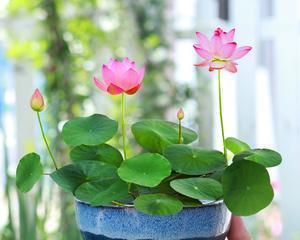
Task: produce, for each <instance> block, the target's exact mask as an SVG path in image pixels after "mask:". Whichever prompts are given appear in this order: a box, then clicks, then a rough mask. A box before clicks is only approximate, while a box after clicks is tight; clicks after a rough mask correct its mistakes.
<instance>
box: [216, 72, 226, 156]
mask: <svg viewBox="0 0 300 240" xmlns="http://www.w3.org/2000/svg"><path fill="white" fill-rule="evenodd" d="M218 92H219V113H220V123H221V130H222V140H223V149H224V156H225V159H227V149H226V146H225V133H224V123H223V110H222V89H221V70H218Z"/></svg>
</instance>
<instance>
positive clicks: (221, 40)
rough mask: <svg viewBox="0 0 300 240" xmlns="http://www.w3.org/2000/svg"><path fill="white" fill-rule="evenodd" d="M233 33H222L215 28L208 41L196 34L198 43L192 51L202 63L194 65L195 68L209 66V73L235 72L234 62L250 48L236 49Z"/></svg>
mask: <svg viewBox="0 0 300 240" xmlns="http://www.w3.org/2000/svg"><path fill="white" fill-rule="evenodd" d="M234 33H235V29H231V30H230V31H229V32H224V31H223V30H222V29H221V28H217V29H216V30H215V32H214V35H213V36H212V38H211V39H210V40H209V39H208V38H207V37H206V36H205V35H204V34H202V33H200V32H196V37H197V39H198V41H199V43H197V44H194V49H195V50H196V52H197V53H198V54H199V55H200V57H202V58H203V59H204V61H203V62H200V63H197V64H195V66H199V67H204V66H209V71H213V70H220V69H223V68H224V69H226V70H227V71H229V72H232V73H235V72H237V68H236V65H237V63H236V62H235V60H237V59H240V58H242V57H243V56H245V55H246V54H247V53H248V52H249V51H250V50H251V49H252V47H249V46H244V47H239V48H237V44H236V42H234V40H233V38H234Z"/></svg>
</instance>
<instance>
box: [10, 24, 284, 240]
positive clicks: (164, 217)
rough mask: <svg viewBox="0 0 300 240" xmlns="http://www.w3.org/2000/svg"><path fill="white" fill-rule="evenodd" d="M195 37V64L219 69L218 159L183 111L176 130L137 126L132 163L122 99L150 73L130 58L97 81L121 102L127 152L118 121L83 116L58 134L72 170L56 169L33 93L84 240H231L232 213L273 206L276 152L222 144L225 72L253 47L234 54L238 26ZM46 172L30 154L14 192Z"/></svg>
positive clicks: (159, 123) (148, 123) (158, 124)
mask: <svg viewBox="0 0 300 240" xmlns="http://www.w3.org/2000/svg"><path fill="white" fill-rule="evenodd" d="M196 36H197V38H198V40H199V43H197V44H195V45H194V48H195V50H196V52H197V53H198V54H199V55H200V56H201V57H202V58H204V61H203V62H201V63H199V64H195V65H196V66H209V70H210V71H214V70H216V71H217V72H218V92H219V109H220V123H221V129H222V140H223V147H224V148H223V151H222V152H221V151H218V150H213V149H203V148H200V147H198V146H196V145H195V144H192V143H193V142H194V141H195V140H196V139H197V133H196V132H194V131H193V130H191V129H188V128H186V127H183V126H182V119H183V118H184V112H183V110H182V109H180V110H179V111H178V113H177V119H178V122H175V123H173V122H168V121H163V120H156V119H146V120H142V121H138V122H136V123H134V124H133V125H132V126H131V132H132V134H133V136H134V138H135V140H136V142H137V144H139V145H140V147H141V149H142V150H141V152H140V153H137V154H136V155H134V156H128V155H127V152H126V146H127V144H126V139H127V138H126V136H127V132H126V123H125V96H126V94H127V95H132V94H134V93H136V92H137V91H138V90H139V88H140V87H141V85H142V79H143V76H144V68H141V69H140V70H139V69H137V67H136V66H135V63H134V62H132V61H130V60H129V59H128V58H125V59H124V60H123V61H117V60H113V59H111V60H110V61H109V63H108V64H107V65H103V67H102V75H103V79H104V82H102V81H100V80H98V79H97V78H94V82H95V85H96V86H97V87H98V88H100V89H101V90H103V91H105V92H108V93H109V94H112V95H118V94H120V95H121V99H122V102H121V113H122V114H121V116H122V118H121V121H120V125H121V132H122V140H123V149H122V150H123V154H121V153H120V151H119V150H118V149H117V148H115V147H113V146H111V145H109V144H107V141H109V140H110V139H112V138H113V137H114V135H115V134H116V133H117V131H118V123H117V122H116V121H114V120H112V119H110V118H109V117H107V116H104V115H101V114H94V115H92V116H88V117H78V118H75V119H71V120H69V121H68V122H67V123H65V125H64V126H63V129H62V133H61V135H62V138H63V140H64V142H65V143H66V144H67V145H69V146H70V148H71V151H70V159H71V161H72V164H69V165H66V166H62V167H60V166H59V164H58V163H57V160H56V159H55V157H54V155H53V154H52V152H51V150H50V147H49V144H48V142H47V138H46V136H45V132H44V130H43V126H42V122H41V119H40V112H41V111H42V110H43V109H44V100H43V97H42V95H41V94H40V92H39V91H38V90H36V91H35V93H34V95H33V96H32V99H31V107H32V109H33V110H34V111H36V113H37V117H38V122H39V125H40V128H41V132H42V136H43V139H44V142H45V145H46V148H47V150H48V151H49V154H50V158H51V159H52V161H53V164H54V167H55V171H53V172H52V173H51V174H50V177H51V179H52V180H54V181H55V182H56V183H57V184H58V185H59V186H60V187H62V188H63V189H64V190H65V191H67V192H70V193H72V194H73V195H74V197H75V204H76V214H77V222H78V226H79V229H80V231H81V232H82V236H83V238H84V239H95V240H97V239H159V240H164V239H172V240H173V239H225V237H226V234H227V231H228V228H229V225H230V219H231V213H233V214H235V215H239V216H248V215H251V214H255V213H256V212H258V211H260V210H261V209H263V208H265V207H266V206H268V205H269V204H270V202H271V201H272V199H273V189H272V186H271V184H270V177H269V174H268V171H267V169H266V168H268V167H273V166H276V165H278V164H280V162H281V156H280V154H279V153H277V152H275V151H273V150H270V149H252V148H251V147H250V146H249V145H248V144H247V143H245V142H243V141H241V140H238V139H236V138H233V137H229V138H225V133H224V126H223V115H222V114H223V113H222V96H221V71H222V70H223V69H224V70H227V71H229V72H232V73H235V72H236V71H237V68H236V65H237V64H236V63H235V62H234V61H235V60H236V59H239V58H241V57H243V56H244V55H246V54H247V53H248V52H249V51H250V50H251V47H240V48H237V47H236V45H237V44H236V43H235V42H234V41H233V38H234V29H233V30H231V31H229V32H224V31H223V30H222V29H220V28H218V29H216V30H215V32H214V34H213V36H212V38H211V39H210V40H209V39H208V38H207V37H206V36H205V35H203V34H202V33H200V32H197V33H196ZM227 151H230V152H231V154H230V155H229V154H227ZM43 174H44V171H43V166H42V164H41V161H40V156H39V155H38V154H37V153H29V154H27V155H25V156H24V157H23V158H22V159H21V160H20V162H19V165H18V167H17V173H16V177H17V179H16V183H17V187H18V189H19V190H20V191H21V192H27V191H29V190H30V189H31V188H32V187H33V185H34V184H35V183H36V182H37V181H38V180H39V178H40V177H41V176H43Z"/></svg>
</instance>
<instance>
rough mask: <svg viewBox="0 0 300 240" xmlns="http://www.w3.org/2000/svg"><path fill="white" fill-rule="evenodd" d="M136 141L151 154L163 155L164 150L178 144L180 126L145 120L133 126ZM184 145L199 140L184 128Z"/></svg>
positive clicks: (194, 134) (191, 131)
mask: <svg viewBox="0 0 300 240" xmlns="http://www.w3.org/2000/svg"><path fill="white" fill-rule="evenodd" d="M131 130H132V133H133V135H134V137H135V139H136V141H137V142H138V143H139V144H140V145H141V146H142V147H143V148H145V149H147V150H149V151H150V152H158V153H162V152H163V150H164V148H165V147H167V146H168V145H171V144H176V143H178V124H176V123H172V122H167V121H162V120H144V121H140V122H137V123H135V124H133V125H132V128H131ZM182 138H183V143H184V144H188V143H191V142H193V141H195V140H196V139H197V133H196V132H194V131H193V130H191V129H188V128H184V127H183V128H182Z"/></svg>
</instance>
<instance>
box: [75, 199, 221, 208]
mask: <svg viewBox="0 0 300 240" xmlns="http://www.w3.org/2000/svg"><path fill="white" fill-rule="evenodd" d="M75 202H76V203H82V204H85V205H88V206H90V207H92V206H91V205H90V204H89V203H87V202H84V201H81V200H79V199H77V198H75ZM223 203H224V200H223V199H218V200H215V201H211V202H208V203H205V204H202V205H200V206H185V207H183V209H191V208H204V207H214V206H217V205H221V204H223ZM93 208H116V209H128V208H130V209H131V208H135V207H134V205H133V204H125V205H122V206H117V205H103V206H95V207H93Z"/></svg>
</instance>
